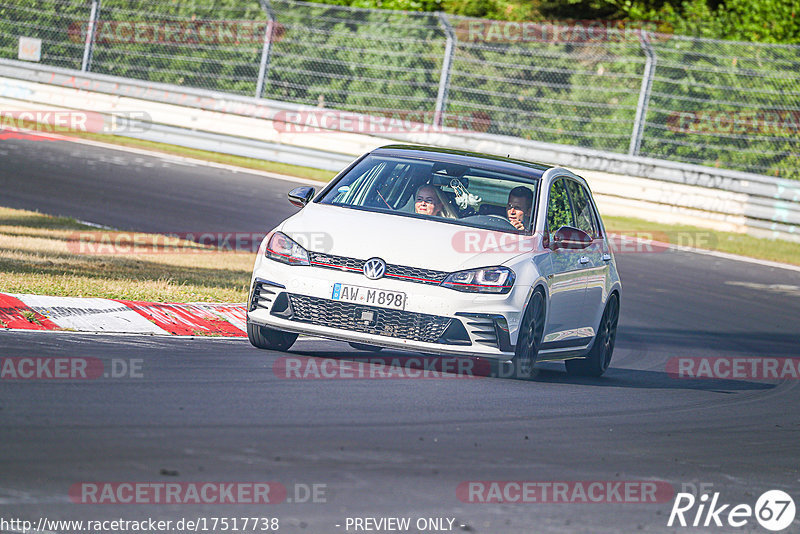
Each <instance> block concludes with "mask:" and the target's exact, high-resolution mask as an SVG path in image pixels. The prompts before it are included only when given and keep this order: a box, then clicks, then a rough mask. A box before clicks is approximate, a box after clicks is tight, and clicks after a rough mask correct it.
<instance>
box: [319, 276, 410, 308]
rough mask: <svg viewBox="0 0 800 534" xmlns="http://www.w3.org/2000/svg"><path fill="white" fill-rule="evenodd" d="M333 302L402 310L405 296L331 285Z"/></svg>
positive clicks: (380, 290) (365, 288) (376, 290)
mask: <svg viewBox="0 0 800 534" xmlns="http://www.w3.org/2000/svg"><path fill="white" fill-rule="evenodd" d="M331 298H332V299H333V300H341V301H344V302H355V303H356V304H364V305H366V306H380V307H382V308H393V309H395V310H403V309H405V307H406V294H405V293H401V292H400V291H384V290H383V289H373V288H371V287H362V286H351V285H350V284H338V283H337V284H333V294H332V296H331Z"/></svg>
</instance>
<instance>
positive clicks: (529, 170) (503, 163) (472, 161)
mask: <svg viewBox="0 0 800 534" xmlns="http://www.w3.org/2000/svg"><path fill="white" fill-rule="evenodd" d="M370 153H371V154H375V155H383V156H395V157H398V156H399V157H407V158H418V159H425V160H433V161H441V162H443V163H460V164H462V165H470V166H476V167H483V168H485V169H488V170H494V171H501V172H502V171H506V172H512V173H514V172H516V173H517V174H518V173H524V174H525V175H527V176H533V177H535V178H541V177H542V175H543V174H544V173H545V171H547V170H548V169H552V168H553V167H552V166H550V165H543V164H541V163H532V162H530V161H524V160H521V159H514V158H504V157H502V156H495V155H492V154H482V153H480V152H469V151H466V150H453V149H448V148H436V147H429V146H418V145H387V146H383V147H380V148H377V149H375V150H373V151H372V152H370Z"/></svg>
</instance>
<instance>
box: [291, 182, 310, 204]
mask: <svg viewBox="0 0 800 534" xmlns="http://www.w3.org/2000/svg"><path fill="white" fill-rule="evenodd" d="M312 198H314V188H313V187H297V188H295V189H292V190H291V191H289V202H291V203H292V205H294V206H297V207H298V208H302V207H303V206H305V205H306V204H308V203H309V202H311V199H312Z"/></svg>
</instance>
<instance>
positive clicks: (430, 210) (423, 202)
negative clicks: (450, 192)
mask: <svg viewBox="0 0 800 534" xmlns="http://www.w3.org/2000/svg"><path fill="white" fill-rule="evenodd" d="M443 208H444V206H443V205H442V201H441V199H440V198H439V195H437V194H436V189H434V188H433V187H432V186H430V185H423V186H421V187H420V188H419V189H417V194H416V196H415V197H414V212H415V213H419V214H421V215H434V216H442V215H443V213H442V210H443Z"/></svg>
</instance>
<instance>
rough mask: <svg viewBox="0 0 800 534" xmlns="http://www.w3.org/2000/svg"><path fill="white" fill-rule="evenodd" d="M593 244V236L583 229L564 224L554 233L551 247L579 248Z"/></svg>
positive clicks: (554, 248) (555, 248)
mask: <svg viewBox="0 0 800 534" xmlns="http://www.w3.org/2000/svg"><path fill="white" fill-rule="evenodd" d="M591 244H592V236H590V235H589V234H587V233H586V232H584V231H583V230H580V229H578V228H573V227H571V226H562V227H561V228H559V229H558V230H557V231H556V233H555V234H553V239H552V240H551V241H550V248H551V249H553V250H557V249H560V248H567V249H572V250H576V249H578V250H579V249H583V248H586V247H588V246H589V245H591Z"/></svg>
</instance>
